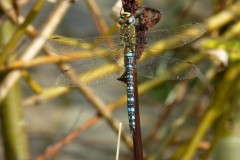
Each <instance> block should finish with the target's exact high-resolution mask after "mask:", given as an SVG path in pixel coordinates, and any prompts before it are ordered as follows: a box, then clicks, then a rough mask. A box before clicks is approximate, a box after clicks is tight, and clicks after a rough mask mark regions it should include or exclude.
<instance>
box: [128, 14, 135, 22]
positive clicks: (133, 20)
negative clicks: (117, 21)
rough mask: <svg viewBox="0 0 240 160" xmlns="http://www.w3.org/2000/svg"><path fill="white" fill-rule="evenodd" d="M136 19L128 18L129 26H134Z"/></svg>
mask: <svg viewBox="0 0 240 160" xmlns="http://www.w3.org/2000/svg"><path fill="white" fill-rule="evenodd" d="M134 22H135V18H134V17H133V16H131V17H129V18H128V21H127V24H134Z"/></svg>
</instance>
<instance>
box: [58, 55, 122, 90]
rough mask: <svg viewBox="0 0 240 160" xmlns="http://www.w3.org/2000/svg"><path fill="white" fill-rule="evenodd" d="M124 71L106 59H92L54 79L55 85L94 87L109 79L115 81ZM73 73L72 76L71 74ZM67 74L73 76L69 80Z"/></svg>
mask: <svg viewBox="0 0 240 160" xmlns="http://www.w3.org/2000/svg"><path fill="white" fill-rule="evenodd" d="M123 71H124V68H123V66H120V65H118V64H117V63H115V62H114V61H112V62H111V61H109V60H107V59H103V58H100V59H94V60H91V61H88V62H85V63H83V64H80V65H77V66H74V67H72V68H69V69H68V70H66V71H64V72H63V73H61V74H60V75H59V76H58V77H57V79H56V85H58V86H68V87H76V86H77V85H78V84H85V85H95V84H100V83H102V82H104V81H107V80H110V79H114V78H115V79H116V78H117V77H119V76H120V75H121V74H122V73H123ZM73 73H74V74H73ZM69 74H73V75H75V76H73V77H72V78H69Z"/></svg>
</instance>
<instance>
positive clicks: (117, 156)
mask: <svg viewBox="0 0 240 160" xmlns="http://www.w3.org/2000/svg"><path fill="white" fill-rule="evenodd" d="M121 132H122V123H119V131H118V140H117V152H116V160H118V159H119V150H120V143H121V141H120V140H121Z"/></svg>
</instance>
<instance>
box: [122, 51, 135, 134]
mask: <svg viewBox="0 0 240 160" xmlns="http://www.w3.org/2000/svg"><path fill="white" fill-rule="evenodd" d="M134 58H135V55H134V53H133V52H126V53H125V55H124V60H125V68H126V82H127V108H128V120H129V126H130V130H131V132H132V133H133V132H134V130H135V97H134V79H133V69H134V68H133V67H134V66H133V65H134Z"/></svg>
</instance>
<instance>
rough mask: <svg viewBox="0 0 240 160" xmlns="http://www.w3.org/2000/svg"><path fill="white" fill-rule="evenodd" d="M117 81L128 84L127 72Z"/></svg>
mask: <svg viewBox="0 0 240 160" xmlns="http://www.w3.org/2000/svg"><path fill="white" fill-rule="evenodd" d="M117 80H119V81H121V82H123V83H125V84H127V80H126V71H125V72H124V73H123V74H122V75H121V77H119V78H118V79H117Z"/></svg>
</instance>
